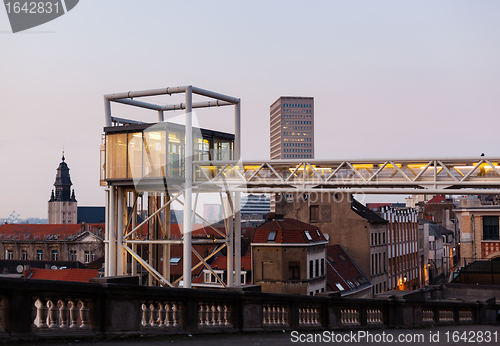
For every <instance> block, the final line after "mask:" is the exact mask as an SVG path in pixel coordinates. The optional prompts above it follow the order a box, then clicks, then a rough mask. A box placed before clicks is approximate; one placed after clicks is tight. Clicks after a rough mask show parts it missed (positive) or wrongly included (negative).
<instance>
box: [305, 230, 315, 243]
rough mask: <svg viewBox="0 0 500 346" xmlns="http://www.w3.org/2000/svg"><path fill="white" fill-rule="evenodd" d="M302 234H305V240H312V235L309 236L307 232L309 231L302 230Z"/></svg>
mask: <svg viewBox="0 0 500 346" xmlns="http://www.w3.org/2000/svg"><path fill="white" fill-rule="evenodd" d="M304 234H305V235H306V238H307V240H309V241H312V240H313V238H312V237H311V235H310V234H309V231H304Z"/></svg>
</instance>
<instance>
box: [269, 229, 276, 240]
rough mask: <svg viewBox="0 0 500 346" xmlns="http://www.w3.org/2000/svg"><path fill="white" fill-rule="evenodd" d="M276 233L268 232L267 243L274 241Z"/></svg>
mask: <svg viewBox="0 0 500 346" xmlns="http://www.w3.org/2000/svg"><path fill="white" fill-rule="evenodd" d="M276 233H277V232H276V231H269V235H268V236H267V241H275V240H276Z"/></svg>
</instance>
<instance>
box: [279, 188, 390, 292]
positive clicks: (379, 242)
mask: <svg viewBox="0 0 500 346" xmlns="http://www.w3.org/2000/svg"><path fill="white" fill-rule="evenodd" d="M276 213H277V214H283V215H285V217H290V218H294V219H297V220H300V221H302V222H308V223H310V224H312V225H314V226H317V227H319V228H320V229H321V230H322V232H323V233H324V234H325V236H326V237H327V238H328V240H329V245H336V244H340V245H341V246H342V248H343V249H344V250H345V251H346V253H347V254H348V255H349V256H350V257H351V258H352V260H353V262H354V263H355V264H356V265H357V266H358V267H359V269H360V270H361V272H362V273H363V274H364V275H365V276H366V277H367V278H368V280H369V281H370V282H371V284H372V285H373V286H372V294H373V295H375V294H379V293H382V292H384V291H386V290H387V288H388V285H387V279H388V277H387V271H388V262H387V258H388V243H387V236H386V232H387V220H385V219H383V218H382V217H380V216H379V215H378V214H376V213H374V212H373V211H371V210H369V209H368V208H366V207H365V206H364V205H362V204H361V203H359V202H358V201H356V200H355V199H354V198H352V196H351V195H343V194H331V193H310V194H287V195H286V196H284V197H283V196H280V199H279V203H277V204H276Z"/></svg>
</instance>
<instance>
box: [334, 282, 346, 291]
mask: <svg viewBox="0 0 500 346" xmlns="http://www.w3.org/2000/svg"><path fill="white" fill-rule="evenodd" d="M335 286H337V288H338V289H339V290H340V291H345V288H344V287H343V286H342V284H341V283H339V282H337V283H335Z"/></svg>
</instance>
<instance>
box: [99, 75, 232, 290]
mask: <svg viewBox="0 0 500 346" xmlns="http://www.w3.org/2000/svg"><path fill="white" fill-rule="evenodd" d="M172 94H184V96H185V102H184V103H180V104H173V105H166V106H165V105H158V104H154V103H151V102H143V101H138V100H136V99H137V98H140V97H149V96H158V95H172ZM193 94H197V95H200V96H205V97H208V98H209V99H210V100H209V101H204V102H196V103H193ZM111 102H116V103H121V104H125V105H130V106H135V107H140V108H145V109H150V110H155V111H157V112H158V119H157V120H158V122H163V121H164V112H165V111H172V110H185V135H186V138H185V156H184V165H185V167H184V183H183V184H182V186H180V185H178V186H176V187H177V192H176V193H175V194H174V195H173V196H172V197H171V196H170V195H169V194H168V193H167V194H163V196H159V195H158V194H157V195H154V194H153V197H152V198H150V197H149V196H148V209H150V206H151V205H152V206H153V208H152V209H151V213H148V214H149V215H148V217H147V218H146V219H145V220H144V221H143V222H142V223H141V224H139V225H137V224H136V218H135V217H130V218H129V219H128V220H127V217H126V215H127V213H126V205H127V204H128V203H127V201H133V212H132V213H131V215H135V214H136V213H137V205H138V198H139V194H138V193H137V192H136V191H133V198H129V195H130V186H128V187H126V186H123V185H122V184H120V183H118V184H114V183H108V186H107V187H106V237H105V238H106V239H105V275H106V276H115V275H126V274H127V254H130V255H131V257H132V274H135V268H136V266H135V263H136V261H137V262H138V263H140V264H141V265H142V267H144V268H145V269H146V270H147V271H148V272H149V284H152V281H153V280H152V279H153V278H154V279H156V280H157V281H158V283H159V284H160V285H162V286H170V287H173V286H174V284H177V283H178V282H179V281H180V279H179V280H177V281H176V282H174V283H171V282H170V281H169V275H168V273H169V265H170V264H169V259H170V253H169V245H170V244H182V245H183V276H182V279H183V287H184V288H190V287H191V271H192V270H194V269H195V268H196V267H198V266H199V265H201V264H203V265H205V266H206V267H207V268H208V269H209V270H210V271H211V272H212V274H214V276H215V277H216V278H217V279H218V281H219V282H220V283H221V285H222V286H224V287H226V285H225V283H224V282H223V281H222V280H221V279H220V277H219V276H218V275H216V274H215V272H213V271H212V269H211V268H210V266H209V265H208V264H207V263H206V261H207V260H208V259H209V258H210V257H212V256H213V255H214V254H215V253H212V254H210V255H209V256H208V257H206V258H203V257H202V256H200V254H198V253H197V252H196V250H195V249H194V248H193V247H192V245H194V244H202V243H214V242H215V243H223V246H222V247H221V248H219V249H218V250H217V251H220V250H221V249H222V248H223V247H227V248H228V249H233V247H234V249H235V254H234V257H235V259H236V260H235V277H236V278H239V277H240V275H241V259H240V258H241V244H240V238H241V222H240V213H239V204H240V193H239V192H236V193H234V194H232V193H231V192H229V191H227V192H226V193H227V196H228V198H229V200H230V201H232V199H234V203H230V204H231V205H234V207H233V209H232V211H233V213H232V214H233V216H234V220H235V224H234V233H235V235H234V236H233V224H232V223H233V222H232V221H233V218H232V217H229V218H227V219H226V234H221V235H222V236H224V237H225V239H222V240H212V239H208V240H198V241H193V240H192V231H193V223H194V216H195V215H196V216H198V217H199V218H201V216H200V215H198V214H197V213H196V212H195V211H194V210H195V208H196V207H194V208H193V200H192V195H193V192H194V193H198V192H199V191H193V156H192V154H193V122H192V110H193V109H194V108H208V107H221V106H234V136H235V137H234V158H235V159H237V160H238V159H239V158H240V143H241V135H240V134H241V131H240V107H241V104H240V99H238V98H234V97H230V96H227V95H222V94H219V93H215V92H212V91H208V90H204V89H200V88H197V87H193V86H191V85H189V86H181V87H168V88H162V89H154V90H144V91H129V92H123V93H116V94H108V95H105V96H104V110H105V124H106V127H110V126H112V125H113V124H115V125H117V126H119V125H130V124H140V123H141V122H138V121H135V120H129V119H123V118H118V117H114V116H112V112H111ZM104 176H105V175H104ZM101 178H102V176H101ZM152 191H154V190H152ZM180 196H182V197H183V202H181V201H180V200H179V197H180ZM196 196H197V195H196ZM161 197H163V199H164V203H163V205H161V207H160V204H161V203H160V200H161ZM174 201H176V202H179V203H181V204H182V205H183V209H184V222H183V227H184V229H183V238H182V240H170V239H169V238H168V232H169V231H168V230H165V229H166V228H168V227H169V222H170V221H169V212H168V213H167V212H166V211H169V209H170V204H171V203H172V202H174ZM196 202H197V197H196V201H195V204H196ZM163 210H165V213H164V215H165V219H168V220H161V218H160V213H161V212H162V211H163ZM201 219H202V220H203V221H204V222H205V223H206V224H207V225H208V226H209V224H208V222H206V221H205V220H204V219H203V218H201ZM151 220H157V221H158V222H159V224H160V226H161V228H162V231H163V237H162V238H163V239H155V238H153V239H141V240H138V239H134V235H135V233H136V232H137V230H139V229H140V228H141V227H142V226H143V225H145V224H146V223H147V222H149V221H151ZM129 226H131V227H132V230H131V231H129V232H127V230H128V229H129ZM212 228H213V227H212ZM214 230H215V231H216V232H218V233H221V232H220V231H219V230H217V229H215V228H214ZM165 231H166V232H165ZM166 234H167V237H166V239H165V235H166ZM148 238H149V237H148ZM137 244H143V245H144V244H146V245H148V246H149V248H150V249H152V247H153V245H156V246H158V245H161V246H163V273H164V274H163V275H161V274H160V273H159V271H158V268H155V265H153V262H154V260H153V258H152V255H151V254H152V252H151V251H150V255H149V259H148V261H145V260H144V259H142V258H141V256H139V254H138V253H137V252H136V251H135V250H136V246H137ZM191 252H193V253H194V254H195V255H196V257H198V258H199V259H200V263H199V264H198V265H197V266H195V267H194V268H192V263H191ZM231 252H232V251H228V256H227V261H228V268H232V267H233V256H231ZM156 264H158V263H156ZM227 278H228V280H227V283H228V284H227V285H228V286H233V285H235V284H239V282H238V283H235V282H233V275H230V274H229V275H227Z"/></svg>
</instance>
